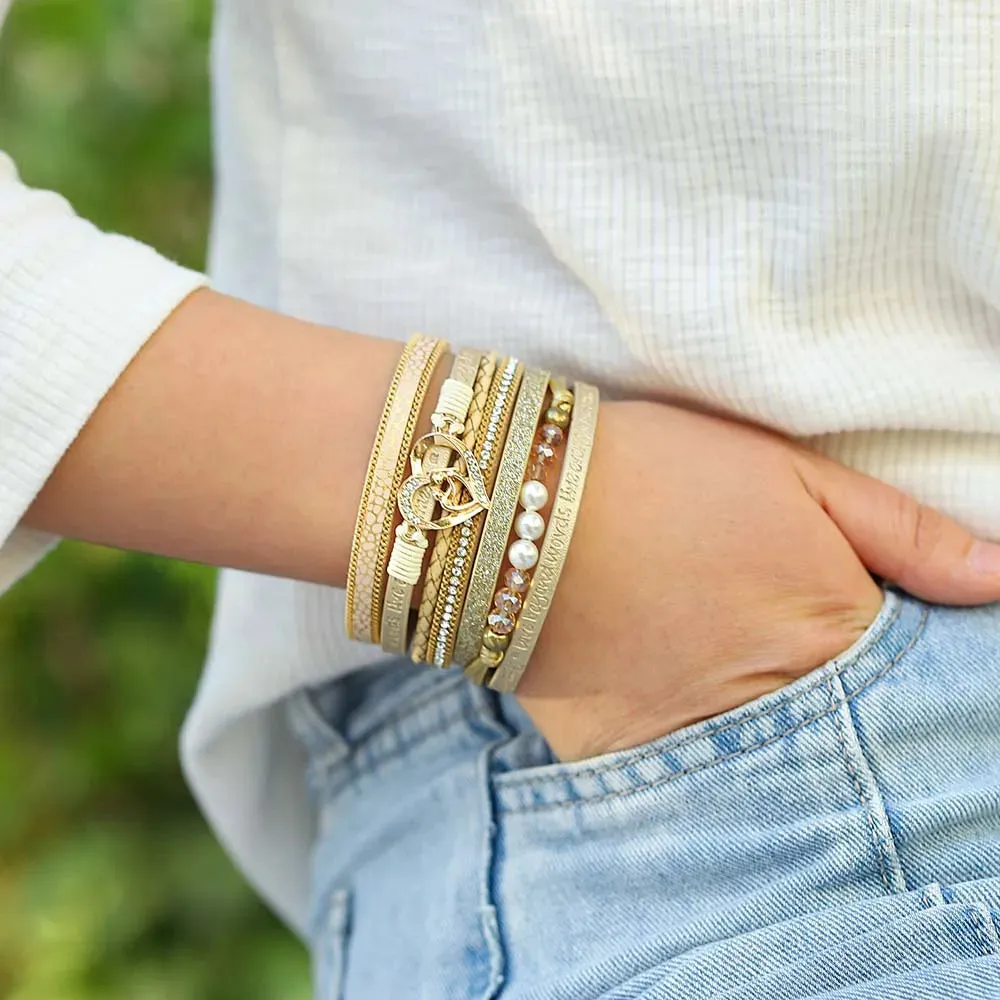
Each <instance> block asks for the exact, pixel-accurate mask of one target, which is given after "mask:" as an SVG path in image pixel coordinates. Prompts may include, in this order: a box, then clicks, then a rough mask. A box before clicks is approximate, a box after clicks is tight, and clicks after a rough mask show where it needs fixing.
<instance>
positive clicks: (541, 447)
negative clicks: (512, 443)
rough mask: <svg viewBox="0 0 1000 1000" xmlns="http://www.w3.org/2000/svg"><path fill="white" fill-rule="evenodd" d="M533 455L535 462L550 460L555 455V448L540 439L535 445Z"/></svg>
mask: <svg viewBox="0 0 1000 1000" xmlns="http://www.w3.org/2000/svg"><path fill="white" fill-rule="evenodd" d="M534 456H535V461H536V462H542V463H545V462H551V461H552V459H554V458H555V457H556V450H555V448H553V447H552V445H550V444H546V443H545V442H544V441H540V442H539V443H538V444H536V445H535V451H534Z"/></svg>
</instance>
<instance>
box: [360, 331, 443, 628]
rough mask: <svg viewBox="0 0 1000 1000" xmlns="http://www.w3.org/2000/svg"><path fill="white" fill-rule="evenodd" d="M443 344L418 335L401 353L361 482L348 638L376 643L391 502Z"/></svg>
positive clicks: (390, 533) (402, 473) (391, 513)
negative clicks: (362, 483) (362, 482)
mask: <svg viewBox="0 0 1000 1000" xmlns="http://www.w3.org/2000/svg"><path fill="white" fill-rule="evenodd" d="M447 347H448V345H447V344H446V343H445V342H444V341H443V340H433V339H431V338H430V337H424V336H421V335H420V334H417V335H415V336H413V337H411V338H410V340H409V341H408V342H407V344H406V346H405V347H404V348H403V354H402V356H401V357H400V359H399V364H398V365H397V366H396V372H395V374H394V375H393V379H392V383H391V385H390V386H389V392H388V394H387V396H386V400H385V407H384V408H383V410H382V418H381V420H380V421H379V425H378V431H377V432H376V434H375V443H374V445H373V446H372V453H371V458H370V459H369V462H368V474H367V475H366V477H365V485H364V489H363V490H362V493H361V503H360V505H359V507H358V519H357V523H356V524H355V527H354V540H353V542H352V544H351V562H350V565H349V567H348V572H347V588H346V589H347V609H346V612H345V616H344V620H345V625H346V628H347V634H348V636H349V637H350V638H352V639H360V640H362V641H363V642H378V641H379V635H380V632H381V621H382V594H383V585H384V580H385V569H386V564H387V563H388V561H389V541H390V539H391V537H392V525H393V521H394V519H395V504H394V501H395V497H396V493H397V492H398V490H399V485H400V483H401V482H402V480H403V476H404V474H405V472H406V462H407V458H408V457H409V448H410V441H411V440H412V438H413V429H414V426H415V425H416V422H417V418H418V417H419V414H420V410H421V408H422V407H423V401H424V397H425V396H426V395H427V388H428V386H429V384H430V380H431V377H432V375H433V374H434V369H435V368H436V367H437V363H438V361H439V360H440V358H441V355H442V354H443V353H444V351H445V350H447Z"/></svg>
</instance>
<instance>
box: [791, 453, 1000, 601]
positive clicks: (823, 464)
mask: <svg viewBox="0 0 1000 1000" xmlns="http://www.w3.org/2000/svg"><path fill="white" fill-rule="evenodd" d="M805 459H806V460H805V462H803V463H802V464H801V465H800V466H799V475H800V477H801V478H802V481H803V483H804V485H805V487H806V489H807V490H808V491H809V492H810V494H812V496H813V498H814V499H815V500H816V501H817V503H819V504H820V505H821V506H822V507H823V509H824V510H825V511H826V513H827V514H828V515H829V516H830V518H831V519H832V520H833V522H834V523H835V524H836V525H837V527H838V528H839V529H840V531H841V533H842V534H843V535H844V537H845V538H846V539H847V541H848V542H850V544H851V546H852V547H853V549H854V551H855V552H856V553H857V555H858V558H859V559H860V560H861V561H862V562H863V563H864V564H865V566H866V567H867V568H868V569H869V570H870V571H871V572H872V573H874V574H875V575H876V576H880V577H883V578H885V579H887V580H890V581H892V582H893V583H895V584H898V585H899V586H900V587H902V588H903V590H906V591H908V592H909V593H911V594H913V595H914V596H916V597H919V598H922V599H923V600H926V601H933V602H936V603H940V604H985V603H988V602H990V601H1000V545H994V544H992V543H990V542H985V541H981V540H978V539H976V538H975V537H974V536H973V535H972V534H971V533H970V532H968V531H966V530H965V528H963V527H962V526H961V525H959V524H957V523H956V522H955V521H953V520H952V519H951V518H950V517H945V515H944V514H941V513H939V512H938V511H936V510H933V509H932V508H930V507H927V506H925V505H924V504H921V503H918V502H917V501H916V500H914V499H913V497H910V496H907V495H906V494H905V493H902V492H901V491H900V490H897V489H895V488H894V487H892V486H888V485H886V484H885V483H882V482H880V481H879V480H877V479H872V478H871V477H870V476H865V475H863V474H862V473H860V472H855V471H854V470H853V469H848V468H846V467H845V466H843V465H840V464H839V463H838V462H834V461H832V460H831V459H828V458H824V457H823V456H821V455H814V454H808V455H806V456H805Z"/></svg>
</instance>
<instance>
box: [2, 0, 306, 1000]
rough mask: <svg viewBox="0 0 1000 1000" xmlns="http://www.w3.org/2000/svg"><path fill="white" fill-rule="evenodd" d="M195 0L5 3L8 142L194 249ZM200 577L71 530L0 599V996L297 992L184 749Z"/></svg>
mask: <svg viewBox="0 0 1000 1000" xmlns="http://www.w3.org/2000/svg"><path fill="white" fill-rule="evenodd" d="M210 14H211V11H210V3H209V2H208V0H18V2H16V3H15V4H14V7H13V11H12V13H11V14H10V16H9V18H8V24H7V25H6V28H5V30H4V34H3V36H2V39H0V148H3V149H4V150H5V151H6V152H8V153H10V154H11V155H12V156H13V157H14V160H15V162H17V164H18V166H19V168H20V170H21V173H22V176H23V177H24V179H25V180H26V181H27V182H28V183H30V184H32V185H35V186H38V187H46V188H51V189H54V190H57V191H59V192H61V193H62V194H64V195H65V196H66V197H67V198H69V199H70V201H71V202H72V203H73V204H74V205H75V206H76V208H77V209H78V211H80V213H81V214H82V215H84V216H86V217H87V218H90V219H92V220H93V221H94V222H96V223H97V224H98V225H100V226H102V227H104V228H106V229H113V230H116V231H119V232H126V233H129V234H131V235H134V236H137V237H139V238H140V239H143V240H146V241H147V242H149V243H151V244H153V245H154V246H156V247H157V248H159V249H161V250H162V251H164V252H165V253H167V254H169V255H170V256H172V257H174V258H176V259H178V260H180V261H182V262H184V263H186V264H189V265H192V266H200V265H201V264H202V261H203V255H204V246H205V230H206V224H207V218H208V207H209V201H210V186H211V177H210V173H211V155H210V150H209V111H208V85H207V61H208V33H209V26H210ZM213 587H214V577H213V574H212V573H211V571H209V570H207V569H205V568H203V567H198V566H190V565H185V564H182V563H172V562H169V561H166V560H161V559H152V558H148V557H144V556H136V555H128V554H124V553H119V552H113V551H110V550H106V549H99V548H95V547H92V546H86V545H79V544H66V545H64V546H62V547H61V548H60V549H59V550H58V551H57V552H55V553H54V554H53V555H51V556H50V557H49V558H48V559H47V560H46V561H45V562H44V563H43V564H42V565H41V566H40V567H39V568H38V569H37V570H36V571H35V572H34V573H32V574H30V575H29V576H28V577H27V578H26V579H25V580H23V581H22V582H21V583H20V584H18V585H17V586H16V587H15V588H14V589H13V590H12V591H11V592H10V593H9V594H7V595H6V596H4V597H3V598H0V996H3V997H9V998H11V1000H92V998H98V997H99V998H101V1000H117V998H122V1000H124V998H128V1000H160V998H163V1000H166V998H168V997H169V998H171V1000H173V998H178V997H180V998H184V1000H258V998H259V1000H265V998H270V997H278V996H280V997H282V998H291V1000H294V998H295V997H305V996H307V995H308V987H307V976H306V968H305V958H304V955H303V953H302V950H301V948H300V946H299V945H298V944H297V943H296V942H295V941H294V940H293V939H292V938H291V936H290V935H289V934H288V933H287V932H286V931H285V930H284V929H282V928H281V927H280V926H278V924H277V923H276V921H275V920H274V919H273V918H272V917H271V916H270V915H269V914H268V913H267V912H266V911H265V910H264V908H263V907H262V906H261V905H260V904H259V903H258V902H257V901H256V900H255V899H254V897H253V895H252V893H251V892H250V890H249V889H248V888H247V887H246V886H245V885H244V884H243V883H242V881H241V880H240V878H239V877H238V875H237V874H236V873H235V872H234V871H233V868H232V866H231V864H230V863H229V861H228V860H227V859H226V858H225V856H224V855H223V853H222V851H221V849H220V848H219V847H218V845H217V844H216V843H215V841H214V840H213V839H212V836H211V834H210V833H209V831H208V829H207V827H206V825H205V823H204V821H203V820H202V818H201V817H200V816H199V814H198V812H197V810H196V808H195V806H194V804H193V802H192V801H191V798H190V796H189V795H188V793H187V791H186V789H185V787H184V784H183V781H182V778H181V775H180V771H179V766H178V762H177V749H176V746H177V731H178V729H179V727H180V724H181V720H182V719H183V716H184V712H185V709H186V707H187V705H188V703H189V702H190V700H191V698H192V696H193V693H194V689H195V685H196V683H197V678H198V673H199V669H200V666H201V661H202V657H203V655H204V651H205V643H206V636H207V629H208V623H209V619H210V614H211V604H212V592H213Z"/></svg>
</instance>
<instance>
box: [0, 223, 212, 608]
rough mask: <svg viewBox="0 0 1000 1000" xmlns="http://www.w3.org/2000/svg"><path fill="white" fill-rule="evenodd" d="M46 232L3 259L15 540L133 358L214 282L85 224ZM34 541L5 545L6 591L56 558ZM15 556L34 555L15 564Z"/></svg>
mask: <svg viewBox="0 0 1000 1000" xmlns="http://www.w3.org/2000/svg"><path fill="white" fill-rule="evenodd" d="M44 228H45V232H44V235H43V234H41V233H38V232H37V231H36V233H35V235H36V237H38V236H41V238H36V239H35V240H33V241H32V244H33V245H32V246H30V247H21V248H20V249H22V250H24V251H26V252H22V253H18V254H16V255H15V257H14V259H13V260H9V259H8V260H7V261H6V262H5V261H3V260H0V346H2V351H0V387H2V391H0V542H4V543H6V542H7V541H8V539H9V536H10V535H11V533H12V532H13V531H14V529H15V527H16V525H17V524H18V522H19V521H20V519H21V518H22V517H23V515H24V512H25V511H26V510H27V508H28V507H29V506H30V504H31V502H32V500H33V499H34V498H35V496H36V495H37V494H38V492H39V491H40V490H41V488H42V486H43V485H44V484H45V481H46V480H47V479H48V477H49V475H50V474H51V473H52V470H53V469H54V468H55V466H56V464H57V463H58V462H59V459H60V458H61V457H62V455H63V454H64V453H65V452H66V450H67V449H68V448H69V446H70V445H71V444H72V443H73V440H74V439H75V438H76V436H77V434H78V433H79V432H80V430H81V428H82V427H83V425H84V424H85V423H86V422H87V420H88V419H89V417H90V415H91V414H92V413H93V412H94V410H95V409H96V408H97V405H98V404H99V403H100V401H101V399H102V398H103V397H104V395H105V394H106V393H107V391H108V390H109V389H110V388H111V386H112V385H113V384H114V383H115V381H116V380H117V379H118V377H119V376H120V375H121V373H122V372H123V371H124V369H125V368H126V367H127V366H128V364H129V362H130V361H131V360H132V358H133V357H134V356H135V355H136V353H137V352H138V351H139V349H140V348H141V347H142V346H143V344H144V343H145V342H146V340H147V339H148V338H149V337H150V336H151V335H152V334H153V333H154V332H155V331H156V329H157V328H158V327H159V326H160V325H161V324H162V323H163V321H164V320H165V319H166V318H167V316H168V315H169V314H170V313H171V312H173V310H174V309H175V308H176V307H177V306H178V305H179V304H180V302H181V301H182V300H183V299H184V298H186V297H187V296H188V295H189V294H190V293H191V292H193V291H194V290H195V289H197V288H199V287H200V286H202V285H204V284H205V283H206V279H205V277H204V276H203V275H201V274H197V273H195V272H193V271H189V270H186V269H185V268H182V267H180V266H178V265H176V264H173V263H171V262H170V261H168V260H166V259H165V258H163V257H161V256H160V255H158V254H157V253H155V252H154V251H153V250H150V249H149V248H148V247H146V246H144V245H143V244H141V243H138V242H136V241H135V240H131V239H128V238H126V237H123V236H112V235H107V234H104V233H102V232H100V231H99V230H98V229H96V228H95V227H94V226H92V225H90V224H89V223H87V222H85V221H83V220H81V219H79V218H77V217H75V216H71V215H67V216H65V217H63V218H62V219H60V220H58V222H54V221H53V220H48V225H46V226H45V227H44ZM5 263H6V265H7V266H6V267H5V266H3V265H4V264H5ZM22 533H24V532H23V529H22V530H19V531H18V534H19V535H20V534H22ZM28 534H29V535H30V543H29V544H26V545H21V544H20V542H21V541H22V539H17V540H15V539H10V542H11V543H12V544H10V545H9V546H8V545H4V546H3V549H0V569H2V571H3V572H2V573H0V589H2V588H3V587H5V586H7V585H9V584H10V583H11V582H13V578H16V576H17V575H20V573H22V572H24V571H25V570H26V569H27V568H28V567H29V566H30V564H31V562H32V561H34V558H37V556H38V555H40V554H41V553H42V552H43V551H44V547H45V545H44V543H45V541H46V537H45V536H42V535H39V533H37V532H30V533H28ZM23 541H25V542H26V543H28V542H29V539H28V537H26V538H24V539H23ZM11 550H17V551H18V552H19V553H21V556H22V558H17V559H13V558H9V557H11V556H13V555H14V552H13V551H11ZM29 553H31V554H32V555H29ZM25 559H27V565H21V564H22V563H24V562H25Z"/></svg>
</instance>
